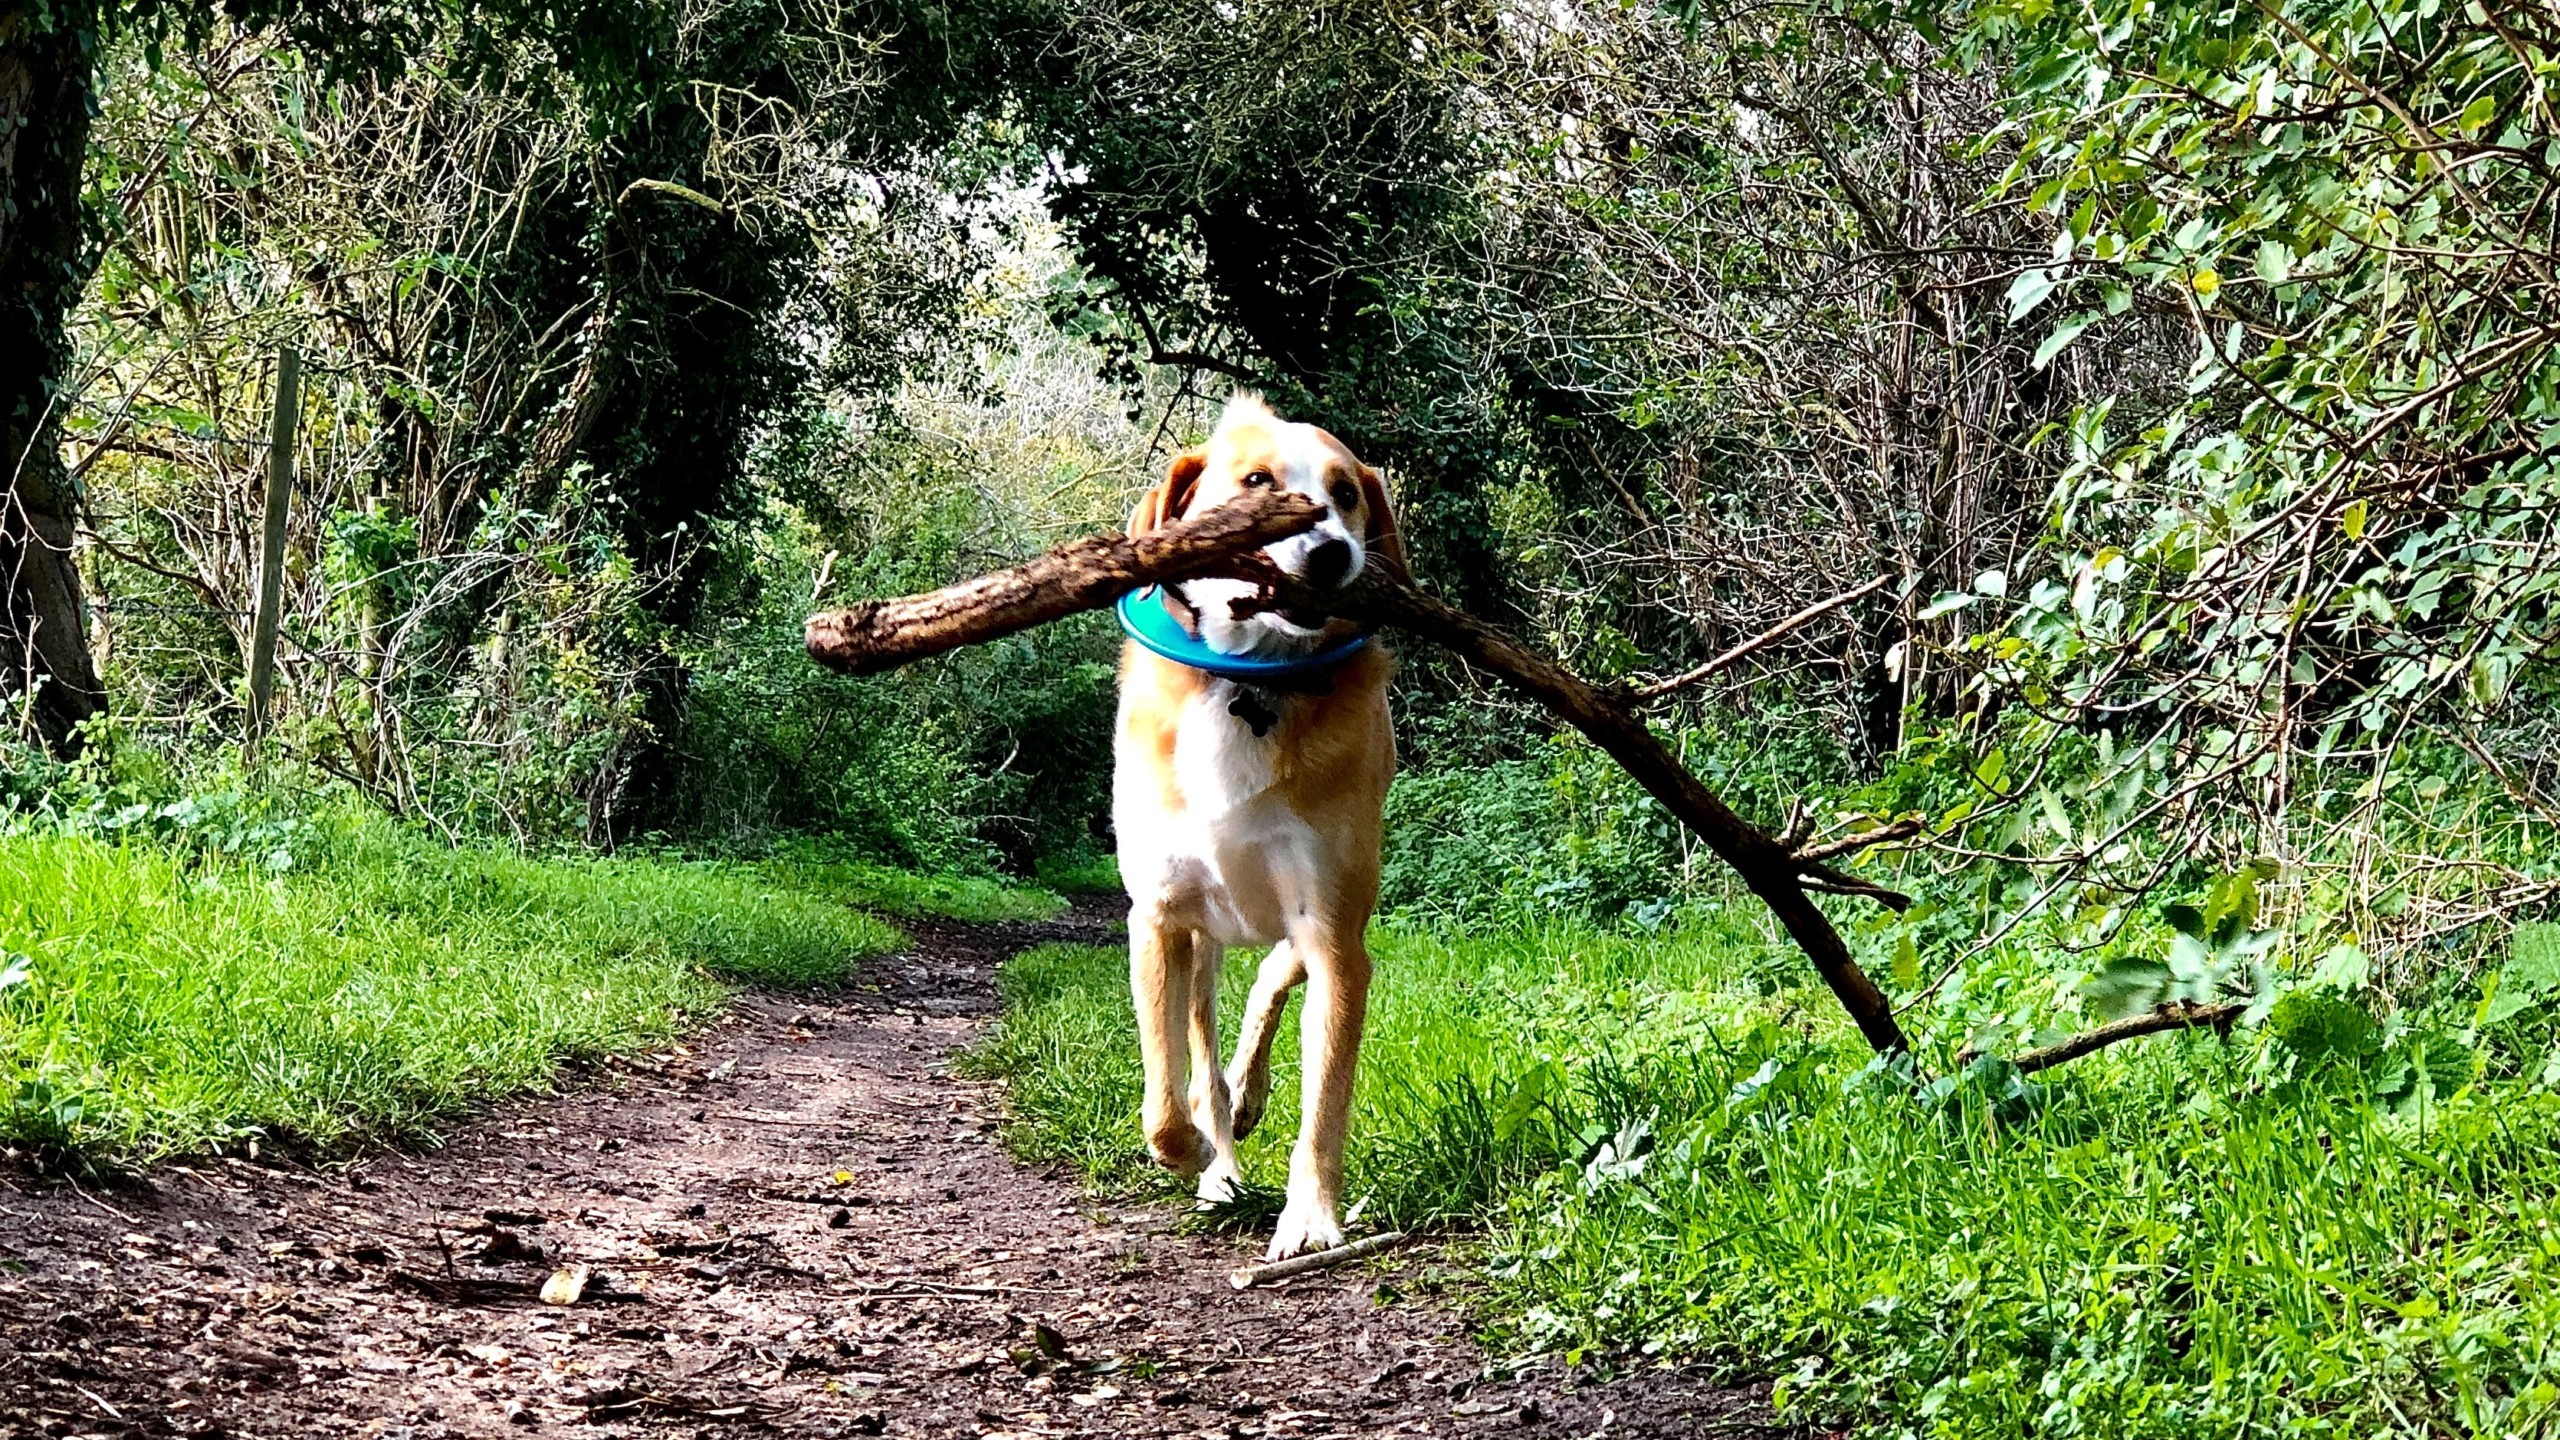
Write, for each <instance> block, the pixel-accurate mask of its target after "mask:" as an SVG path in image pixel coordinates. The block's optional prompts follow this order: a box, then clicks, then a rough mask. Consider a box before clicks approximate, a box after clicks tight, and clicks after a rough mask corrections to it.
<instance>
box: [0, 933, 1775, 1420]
mask: <svg viewBox="0 0 2560 1440" xmlns="http://www.w3.org/2000/svg"><path fill="white" fill-rule="evenodd" d="M909 928H910V930H911V932H912V933H914V934H915V935H916V944H915V945H914V946H913V947H912V948H911V949H910V950H909V951H908V952H907V953H905V954H902V955H898V956H895V957H891V958H889V959H886V960H883V961H880V962H877V963H875V964H873V965H871V966H869V967H867V968H866V969H865V971H864V972H863V975H862V976H861V978H860V979H859V981H858V982H857V983H856V984H855V985H853V986H852V987H850V988H849V989H847V990H846V991H844V992H843V993H840V994H835V995H829V996H823V997H819V996H809V995H777V994H770V993H750V994H748V995H746V996H743V997H741V1001H740V1003H739V1004H738V1005H737V1006H736V1008H735V1009H734V1010H732V1011H731V1012H730V1013H729V1014H728V1015H726V1016H725V1017H724V1018H723V1019H721V1020H720V1021H719V1022H718V1023H717V1024H715V1025H713V1026H712V1027H710V1028H708V1029H707V1030H705V1031H703V1032H701V1033H699V1034H697V1035H695V1036H692V1037H690V1038H689V1039H688V1040H687V1041H686V1043H685V1044H683V1045H681V1046H677V1047H671V1048H669V1049H667V1050H664V1051H661V1052H659V1053H657V1054H654V1055H650V1056H643V1057H637V1058H635V1059H634V1060H632V1061H629V1062H624V1063H617V1064H615V1065H612V1066H608V1067H604V1068H602V1069H600V1070H598V1071H595V1072H593V1073H591V1074H589V1075H587V1076H584V1077H582V1083H581V1084H580V1085H578V1086H577V1087H576V1088H574V1089H572V1090H570V1091H569V1092H568V1093H563V1094H558V1095H550V1096H542V1097H536V1098H533V1099H528V1100H523V1101H517V1102H510V1103H507V1104H503V1105H500V1106H497V1107H494V1108H493V1109H492V1110H491V1111H490V1112H489V1113H487V1114H484V1115H483V1116H480V1117H478V1118H476V1119H474V1120H471V1121H469V1122H467V1123H465V1124H463V1125H460V1126H458V1127H457V1128H456V1130H455V1131H454V1133H452V1134H451V1135H450V1136H448V1137H447V1139H446V1140H445V1142H444V1143H443V1144H442V1145H440V1146H438V1147H436V1148H433V1149H420V1150H411V1151H390V1152H377V1153H373V1154H369V1155H366V1156H362V1157H359V1158H357V1159H355V1160H353V1161H347V1162H342V1163H336V1164H331V1165H328V1166H324V1167H319V1168H314V1167H311V1166H307V1165H304V1164H300V1163H296V1162H291V1161H285V1160H280V1159H278V1158H277V1157H274V1156H272V1155H270V1156H268V1157H266V1158H265V1159H264V1160H258V1161H253V1160H250V1159H244V1158H238V1157H231V1158H222V1157H206V1158H197V1159H192V1160H182V1161H178V1162H173V1163H169V1164H164V1165H161V1166H159V1167H156V1168H155V1169H153V1170H152V1171H151V1172H149V1174H148V1175H147V1176H145V1177H140V1178H132V1179H127V1180H124V1181H121V1182H118V1183H116V1184H114V1185H112V1186H108V1187H105V1188H101V1187H100V1186H99V1185H96V1184H90V1185H75V1184H72V1183H69V1182H65V1181H62V1180H59V1179H47V1178H45V1177H42V1176H38V1175H34V1174H31V1173H28V1172H25V1171H18V1172H6V1171H0V1436H14V1435H20V1434H25V1435H37V1434H42V1435H52V1436H73V1435H83V1436H85V1435H98V1436H127V1435H130V1436H171V1435H175V1436H200V1437H211V1436H243V1437H266V1436H291V1437H296V1440H303V1437H311V1436H362V1437H376V1440H447V1437H459V1436H484V1435H485V1436H496V1435H520V1434H523V1433H526V1432H527V1431H542V1430H550V1429H556V1428H560V1427H566V1426H575V1427H577V1430H576V1432H575V1433H580V1434H596V1435H600V1436H610V1435H661V1434H674V1433H682V1434H689V1435H703V1436H719V1435H730V1434H735V1435H741V1436H745V1435H758V1434H775V1435H791V1436H798V1435H815V1436H829V1437H833V1436H853V1435H912V1436H969V1437H978V1436H984V1437H998V1436H1067V1435H1094V1436H1155V1435H1165V1436H1176V1435H1179V1436H1203V1437H1214V1440H1245V1437H1254V1436H1275V1437H1283V1436H1307V1437H1314V1436H1323V1435H1349V1434H1363V1435H1366V1434H1406V1435H1438V1436H1458V1435H1503V1436H1520V1437H1532V1436H1552V1437H1562V1436H1594V1435H1609V1436H1627V1437H1646V1436H1661V1437H1672V1436H1681V1437H1686V1436H1709V1435H1715V1436H1727V1435H1735V1436H1750V1435H1778V1434H1792V1433H1796V1432H1794V1431H1792V1430H1791V1429H1789V1428H1788V1427H1781V1426H1778V1425H1775V1424H1773V1423H1771V1421H1770V1415H1769V1411H1768V1408H1767V1390H1766V1387H1765V1386H1760V1387H1742V1388H1732V1387H1726V1386H1721V1385H1718V1384H1716V1383H1714V1382H1713V1381H1712V1379H1711V1378H1709V1377H1706V1376H1703V1375H1698V1374H1689V1373H1683V1372H1681V1371H1678V1370H1673V1369H1651V1370H1645V1371H1642V1372H1640V1373H1637V1374H1634V1375H1631V1376H1627V1377H1625V1378H1621V1379H1619V1380H1617V1381H1615V1382H1612V1383H1607V1384H1581V1383H1577V1381H1576V1377H1575V1376H1573V1375H1571V1374H1568V1373H1566V1372H1564V1371H1562V1370H1560V1369H1558V1368H1555V1367H1548V1366H1532V1367H1529V1368H1526V1369H1520V1370H1516V1371H1515V1370H1514V1369H1512V1368H1510V1367H1506V1366H1502V1365H1499V1364H1494V1363H1491V1362H1490V1361H1489V1359H1488V1357H1487V1356H1486V1355H1485V1354H1484V1353H1483V1352H1481V1351H1480V1350H1479V1349H1477V1347H1476V1346H1475V1345H1474V1343H1473V1342H1472V1341H1471V1340H1470V1339H1469V1338H1468V1335H1467V1322H1466V1320H1465V1318H1464V1316H1463V1314H1462V1313H1461V1312H1460V1311H1459V1310H1458V1309H1457V1308H1455V1307H1454V1306H1453V1304H1452V1303H1451V1301H1450V1298H1449V1296H1450V1294H1451V1293H1452V1287H1455V1288H1458V1289H1462V1288H1463V1285H1464V1283H1465V1282H1464V1275H1465V1273H1466V1271H1465V1257H1464V1256H1463V1255H1462V1254H1459V1253H1454V1252H1447V1251H1442V1250H1440V1249H1438V1248H1436V1247H1435V1246H1433V1245H1431V1244H1427V1243H1426V1244H1422V1245H1417V1246H1413V1247H1408V1248H1405V1249H1401V1250H1398V1251H1395V1252H1392V1253H1390V1254H1388V1255H1386V1256H1383V1257H1380V1258H1378V1259H1374V1260H1370V1261H1365V1262H1361V1263H1360V1264H1357V1265H1352V1266H1346V1267H1343V1268H1341V1269H1338V1270H1333V1271H1329V1272H1324V1273H1321V1274H1318V1275H1314V1276H1310V1277H1303V1278H1300V1279H1298V1280H1295V1281H1293V1282H1290V1283H1288V1284H1287V1285H1285V1286H1283V1287H1280V1288H1271V1289H1254V1290H1247V1291H1238V1290H1235V1289H1233V1288H1232V1287H1231V1286H1230V1285H1229V1284H1228V1281H1227V1274H1228V1272H1229V1271H1230V1270H1231V1269H1233V1268H1234V1267H1236V1266H1238V1265H1240V1264H1245V1263H1249V1262H1250V1261H1252V1260H1253V1259H1254V1258H1256V1257H1255V1251H1254V1244H1255V1242H1253V1241H1252V1240H1250V1239H1248V1238H1246V1237H1239V1236H1219V1235H1193V1234H1188V1233H1184V1231H1183V1230H1182V1229H1181V1228H1180V1227H1179V1222H1180V1220H1181V1218H1182V1215H1181V1212H1180V1211H1178V1210H1176V1209H1174V1208H1171V1207H1169V1206H1158V1205H1148V1204H1119V1203H1106V1202H1101V1201H1097V1200H1095V1199H1093V1198H1091V1197H1090V1196H1089V1195H1087V1194H1085V1193H1084V1192H1082V1191H1080V1190H1079V1189H1078V1187H1077V1185H1076V1183H1075V1182H1074V1180H1073V1179H1072V1178H1070V1177H1067V1176H1064V1175H1056V1174H1040V1173H1036V1172H1033V1171H1030V1170H1026V1169H1024V1168H1023V1167H1021V1166H1019V1165H1017V1164H1015V1163H1014V1162H1013V1161H1012V1160H1010V1159H1009V1158H1008V1157H1007V1156H1006V1154H1005V1152H1004V1150H1003V1147H1002V1146H1001V1144H1000V1143H999V1142H998V1136H997V1134H996V1131H997V1129H998V1125H999V1118H1000V1112H1001V1106H1002V1098H1003V1097H1002V1095H1001V1092H1000V1091H999V1090H998V1089H996V1088H994V1087H990V1086H986V1085H981V1084H975V1083H971V1082H969V1081H965V1080H962V1079H959V1078H956V1077H954V1076H953V1075H952V1074H951V1073H950V1069H949V1061H950V1060H951V1058H952V1056H953V1053H954V1052H955V1051H956V1050H957V1049H959V1048H960V1047H961V1046H963V1045H965V1044H966V1043H967V1042H968V1040H969V1038H970V1036H971V1034H972V1033H973V1031H974V1030H975V1028H976V1027H977V1025H978V1024H979V1023H980V1022H981V1021H982V1020H983V1019H984V1018H985V1017H986V1016H987V1015H989V1014H990V1013H992V1011H993V1009H994V1006H995V990H994V983H993V981H994V973H995V967H996V965H997V964H998V963H999V962H1001V961H1002V960H1003V959H1004V958H1005V957H1006V956H1008V955H1010V954H1012V953H1014V952H1015V951H1016V950H1017V949H1019V948H1020V947H1022V946H1024V945H1027V944H1032V943H1037V942H1039V941H1044V940H1053V939H1073V940H1084V941H1104V940H1107V939H1108V938H1109V934H1110V927H1109V926H1108V924H1107V922H1105V921H1104V920H1103V919H1102V918H1101V917H1100V916H1099V915H1098V914H1094V913H1079V914H1078V915H1076V916H1073V917H1070V919H1069V920H1067V921H1065V922H1061V923H1055V924H1050V925H1013V926H983V927H965V928H964V927H957V926H934V927H921V926H910V927H909ZM1132 1143H1133V1144H1134V1143H1135V1132H1134V1130H1133V1132H1132ZM580 1267H583V1269H584V1273H585V1279H584V1285H583V1289H582V1291H581V1292H580V1293H579V1295H578V1298H577V1299H576V1300H575V1302H574V1303H570V1304H566V1305H561V1304H549V1303H545V1302H544V1300H543V1298H542V1296H541V1293H540V1292H541V1289H542V1287H543V1286H544V1285H545V1284H546V1283H547V1282H550V1281H552V1279H553V1277H555V1275H559V1274H561V1273H562V1272H565V1273H566V1275H567V1276H576V1275H578V1274H579V1273H580Z"/></svg>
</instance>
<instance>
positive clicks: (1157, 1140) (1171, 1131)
mask: <svg viewBox="0 0 2560 1440" xmlns="http://www.w3.org/2000/svg"><path fill="white" fill-rule="evenodd" d="M1147 1153H1148V1154H1149V1155H1152V1156H1154V1157H1155V1162H1156V1163H1157V1164H1159V1165H1161V1166H1163V1167H1164V1168H1166V1169H1167V1170H1170V1171H1172V1172H1173V1173H1174V1174H1176V1175H1197V1174H1199V1173H1200V1172H1201V1171H1203V1170H1206V1169H1208V1168H1209V1162H1211V1161H1212V1160H1215V1159H1217V1158H1218V1148H1217V1146H1216V1145H1214V1144H1212V1143H1211V1142H1210V1139H1209V1137H1208V1136H1206V1135H1204V1134H1202V1133H1200V1127H1199V1126H1197V1125H1194V1124H1192V1123H1191V1117H1189V1116H1187V1115H1186V1116H1184V1117H1183V1118H1182V1119H1180V1120H1178V1121H1176V1122H1174V1123H1173V1124H1170V1125H1161V1126H1158V1127H1157V1128H1156V1131H1155V1133H1154V1134H1152V1135H1149V1136H1148V1137H1147Z"/></svg>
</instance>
